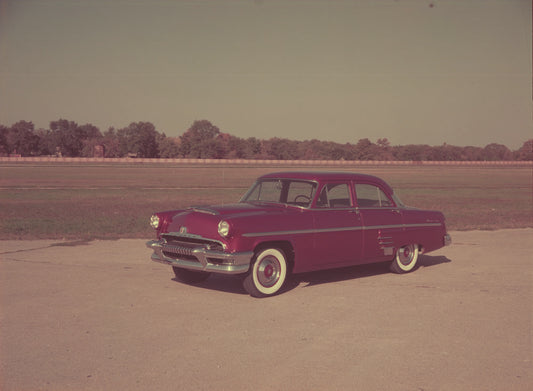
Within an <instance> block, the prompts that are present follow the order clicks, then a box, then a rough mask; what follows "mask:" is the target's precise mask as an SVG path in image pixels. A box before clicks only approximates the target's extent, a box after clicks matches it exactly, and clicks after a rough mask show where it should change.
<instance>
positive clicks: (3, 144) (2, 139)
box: [0, 125, 9, 155]
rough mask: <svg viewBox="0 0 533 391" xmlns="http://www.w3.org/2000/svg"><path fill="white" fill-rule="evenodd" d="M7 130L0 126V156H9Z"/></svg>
mask: <svg viewBox="0 0 533 391" xmlns="http://www.w3.org/2000/svg"><path fill="white" fill-rule="evenodd" d="M8 132H9V128H8V127H7V126H4V125H0V155H7V154H9V146H8V145H7V134H8Z"/></svg>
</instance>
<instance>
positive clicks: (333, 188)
mask: <svg viewBox="0 0 533 391" xmlns="http://www.w3.org/2000/svg"><path fill="white" fill-rule="evenodd" d="M151 225H152V227H153V228H154V229H156V231H157V240H151V241H149V242H147V244H146V245H147V246H148V247H149V248H151V249H152V250H153V254H152V260H153V261H156V262H161V263H165V264H168V265H171V266H172V268H173V270H174V273H175V275H176V277H177V278H178V279H179V280H181V281H184V282H188V283H195V282H201V281H204V280H205V279H206V278H208V277H209V275H210V274H211V273H222V274H240V275H242V276H243V285H244V288H245V289H246V291H247V292H248V293H249V294H250V295H252V296H255V297H265V296H271V295H274V294H276V293H278V292H279V291H280V289H281V288H282V286H283V284H284V283H285V281H286V280H287V277H288V276H289V275H290V274H291V273H302V272H309V271H314V270H322V269H331V268H338V267H343V266H349V265H358V264H365V263H373V262H384V261H390V262H391V270H392V271H393V272H396V273H406V272H409V271H411V270H413V268H414V267H415V265H416V262H417V259H418V255H419V254H421V253H427V252H429V251H433V250H436V249H439V248H441V247H443V246H445V245H448V244H449V243H450V242H451V239H450V236H449V235H448V234H447V232H446V225H445V219H444V215H443V214H442V213H441V212H438V211H429V210H421V209H416V208H411V207H407V206H405V205H403V204H402V202H401V201H400V200H399V198H398V197H397V196H396V195H395V194H394V191H393V190H392V188H391V187H390V186H389V185H388V184H387V183H385V182H384V181H383V180H381V179H379V178H377V177H374V176H371V175H363V174H354V173H348V172H278V173H272V174H268V175H263V176H261V177H260V178H259V179H257V181H256V182H255V183H254V184H253V185H252V187H251V188H250V189H249V190H248V192H247V193H246V194H245V195H244V197H243V198H242V199H241V200H240V202H238V203H236V204H229V205H217V206H209V207H204V206H201V207H191V208H188V209H184V210H172V211H166V212H160V213H156V214H154V215H153V216H152V218H151Z"/></svg>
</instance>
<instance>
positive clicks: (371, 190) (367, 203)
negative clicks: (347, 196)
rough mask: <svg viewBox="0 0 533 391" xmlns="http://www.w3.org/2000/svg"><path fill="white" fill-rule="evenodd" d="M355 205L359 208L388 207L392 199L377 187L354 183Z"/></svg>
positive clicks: (391, 204)
mask: <svg viewBox="0 0 533 391" xmlns="http://www.w3.org/2000/svg"><path fill="white" fill-rule="evenodd" d="M355 193H356V194H357V205H358V206H360V207H361V208H389V207H391V206H393V203H392V201H391V200H390V199H389V198H388V197H387V195H386V194H385V193H384V192H383V190H381V189H380V188H379V187H377V186H374V185H367V184H356V185H355Z"/></svg>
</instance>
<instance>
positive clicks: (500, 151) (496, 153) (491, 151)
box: [483, 143, 512, 161]
mask: <svg viewBox="0 0 533 391" xmlns="http://www.w3.org/2000/svg"><path fill="white" fill-rule="evenodd" d="M511 157H512V152H511V151H510V150H509V148H507V147H506V146H505V145H502V144H496V143H492V144H489V145H487V146H486V147H485V148H483V158H484V160H489V161H498V160H511Z"/></svg>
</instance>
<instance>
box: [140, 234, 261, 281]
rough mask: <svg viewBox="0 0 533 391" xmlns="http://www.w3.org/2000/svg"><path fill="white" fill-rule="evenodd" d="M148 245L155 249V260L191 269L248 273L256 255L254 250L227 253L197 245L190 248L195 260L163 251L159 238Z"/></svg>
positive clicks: (147, 244) (153, 258)
mask: <svg viewBox="0 0 533 391" xmlns="http://www.w3.org/2000/svg"><path fill="white" fill-rule="evenodd" d="M146 247H148V248H150V249H152V250H153V251H154V252H153V254H152V257H151V259H152V261H154V262H159V263H164V264H166V265H171V266H177V267H182V268H184V269H189V270H197V271H204V272H213V273H223V274H241V273H246V272H247V271H248V269H249V268H250V262H251V260H252V257H253V255H254V253H253V252H252V251H246V252H241V253H225V252H222V251H213V250H208V249H205V248H203V247H197V248H194V249H191V250H190V254H191V255H192V256H193V257H195V258H196V259H197V260H198V261H194V260H191V259H183V258H181V259H180V256H179V255H178V254H175V255H176V257H168V256H166V255H165V254H164V253H163V248H164V244H163V243H162V242H160V241H159V240H150V241H148V242H146Z"/></svg>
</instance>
